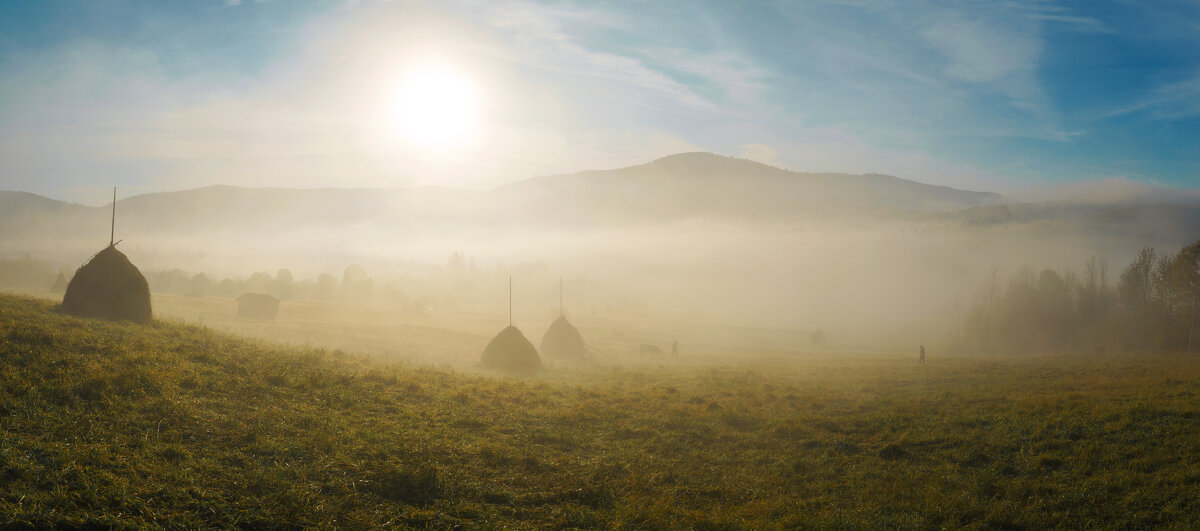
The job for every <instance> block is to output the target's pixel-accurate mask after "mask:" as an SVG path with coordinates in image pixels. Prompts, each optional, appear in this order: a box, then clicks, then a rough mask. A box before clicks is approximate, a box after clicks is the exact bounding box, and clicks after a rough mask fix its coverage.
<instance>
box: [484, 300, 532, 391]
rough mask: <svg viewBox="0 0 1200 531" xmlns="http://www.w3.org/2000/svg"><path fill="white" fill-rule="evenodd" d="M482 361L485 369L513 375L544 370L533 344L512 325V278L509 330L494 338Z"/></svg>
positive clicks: (485, 350) (502, 331)
mask: <svg viewBox="0 0 1200 531" xmlns="http://www.w3.org/2000/svg"><path fill="white" fill-rule="evenodd" d="M480 361H481V362H482V363H483V366H484V368H488V369H498V370H501V371H505V372H511V373H526V374H527V373H534V372H537V371H538V370H540V369H541V368H542V358H541V357H539V356H538V353H537V349H535V348H533V343H530V342H529V340H528V339H525V334H522V333H521V331H520V330H518V329H517V327H515V326H513V324H512V277H508V328H505V329H504V330H501V331H500V333H499V334H496V337H494V338H492V340H491V341H490V342H489V343H488V344H487V347H486V348H484V349H483V357H482V358H481V359H480Z"/></svg>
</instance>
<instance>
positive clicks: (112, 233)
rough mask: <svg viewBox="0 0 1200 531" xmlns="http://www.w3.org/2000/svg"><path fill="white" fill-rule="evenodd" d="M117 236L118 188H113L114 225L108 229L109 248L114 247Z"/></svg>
mask: <svg viewBox="0 0 1200 531" xmlns="http://www.w3.org/2000/svg"><path fill="white" fill-rule="evenodd" d="M116 236H117V187H116V186H114V187H113V208H112V224H111V225H109V229H108V246H109V247H112V246H113V242H114V241H115V240H116Z"/></svg>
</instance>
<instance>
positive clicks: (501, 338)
mask: <svg viewBox="0 0 1200 531" xmlns="http://www.w3.org/2000/svg"><path fill="white" fill-rule="evenodd" d="M482 362H483V366H484V367H486V368H489V369H499V370H502V371H505V372H512V373H532V372H536V371H537V370H539V369H541V368H542V358H540V357H538V353H537V349H535V348H533V343H530V342H529V340H528V339H525V334H522V333H521V331H520V330H518V329H517V327H515V326H512V325H509V326H508V328H505V329H504V330H501V331H500V333H499V334H496V337H494V338H492V341H491V342H490V343H488V344H487V348H485V349H483V358H482Z"/></svg>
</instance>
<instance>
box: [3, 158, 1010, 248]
mask: <svg viewBox="0 0 1200 531" xmlns="http://www.w3.org/2000/svg"><path fill="white" fill-rule="evenodd" d="M1005 201H1006V200H1005V198H1004V197H1003V196H1000V195H999V194H994V193H990V192H970V191H963V190H956V189H953V188H947V187H943V186H932V185H927V184H922V183H918V182H915V181H909V180H905V179H900V178H896V177H890V176H886V175H876V174H868V175H849V174H816V173H800V172H793V171H788V170H784V169H780V168H776V167H772V166H768V165H765V164H761V163H758V162H753V161H749V160H743V159H736V158H730V157H723V156H719V155H714V154H711V153H684V154H679V155H672V156H669V157H664V158H661V159H658V160H656V161H653V162H650V163H647V164H642V165H639V166H631V167H628V168H620V169H615V170H599V171H586V172H580V173H574V174H569V175H556V176H549V177H539V178H534V179H528V180H525V181H520V182H516V183H513V184H510V185H507V186H502V187H500V188H497V189H494V190H488V191H481V192H475V191H467V190H456V189H450V188H441V187H419V188H409V189H307V190H298V189H286V188H257V189H251V188H239V187H234V186H210V187H206V188H198V189H194V190H183V191H177V192H164V193H152V194H144V195H138V196H133V197H128V198H124V199H121V200H119V201H118V203H117V213H118V216H117V223H118V227H119V228H120V229H123V230H124V231H125V232H126V233H129V232H139V233H144V232H152V233H180V234H189V233H194V232H210V231H238V230H244V229H246V228H255V229H278V228H290V227H303V226H347V225H357V224H376V225H384V226H388V225H396V226H412V225H413V224H422V225H424V224H442V225H446V224H450V225H454V224H462V225H472V224H480V223H486V224H488V225H495V224H522V223H536V224H541V225H556V224H558V225H562V224H565V225H573V226H578V225H612V224H617V225H630V224H640V223H656V222H669V221H675V220H685V219H697V218H704V219H721V220H731V221H747V222H764V221H770V222H786V221H788V220H795V219H811V218H829V217H832V218H849V217H855V218H862V217H864V216H865V217H869V218H878V217H883V218H895V217H912V216H920V215H923V214H928V213H946V212H954V211H958V210H962V209H968V208H973V207H980V206H986V205H996V204H1002V203H1004V202H1005ZM0 206H2V207H4V208H3V209H2V210H0V212H3V214H0V234H11V235H18V234H20V233H39V234H40V233H49V234H58V233H62V232H64V231H65V232H74V231H93V232H94V231H95V230H97V227H100V228H102V227H104V226H106V225H107V224H108V219H107V217H108V209H109V207H108V206H104V207H87V206H82V205H76V204H71V203H65V202H61V201H55V200H52V199H47V198H44V197H41V196H37V195H34V194H29V193H24V192H0ZM118 232H121V231H118Z"/></svg>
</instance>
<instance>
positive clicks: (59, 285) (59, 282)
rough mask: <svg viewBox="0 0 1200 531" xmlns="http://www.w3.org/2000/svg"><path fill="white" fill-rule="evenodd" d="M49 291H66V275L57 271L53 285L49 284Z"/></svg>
mask: <svg viewBox="0 0 1200 531" xmlns="http://www.w3.org/2000/svg"><path fill="white" fill-rule="evenodd" d="M50 291H51V292H53V293H64V292H66V291H67V276H66V275H64V274H62V271H59V272H58V278H55V279H54V285H52V286H50Z"/></svg>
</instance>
